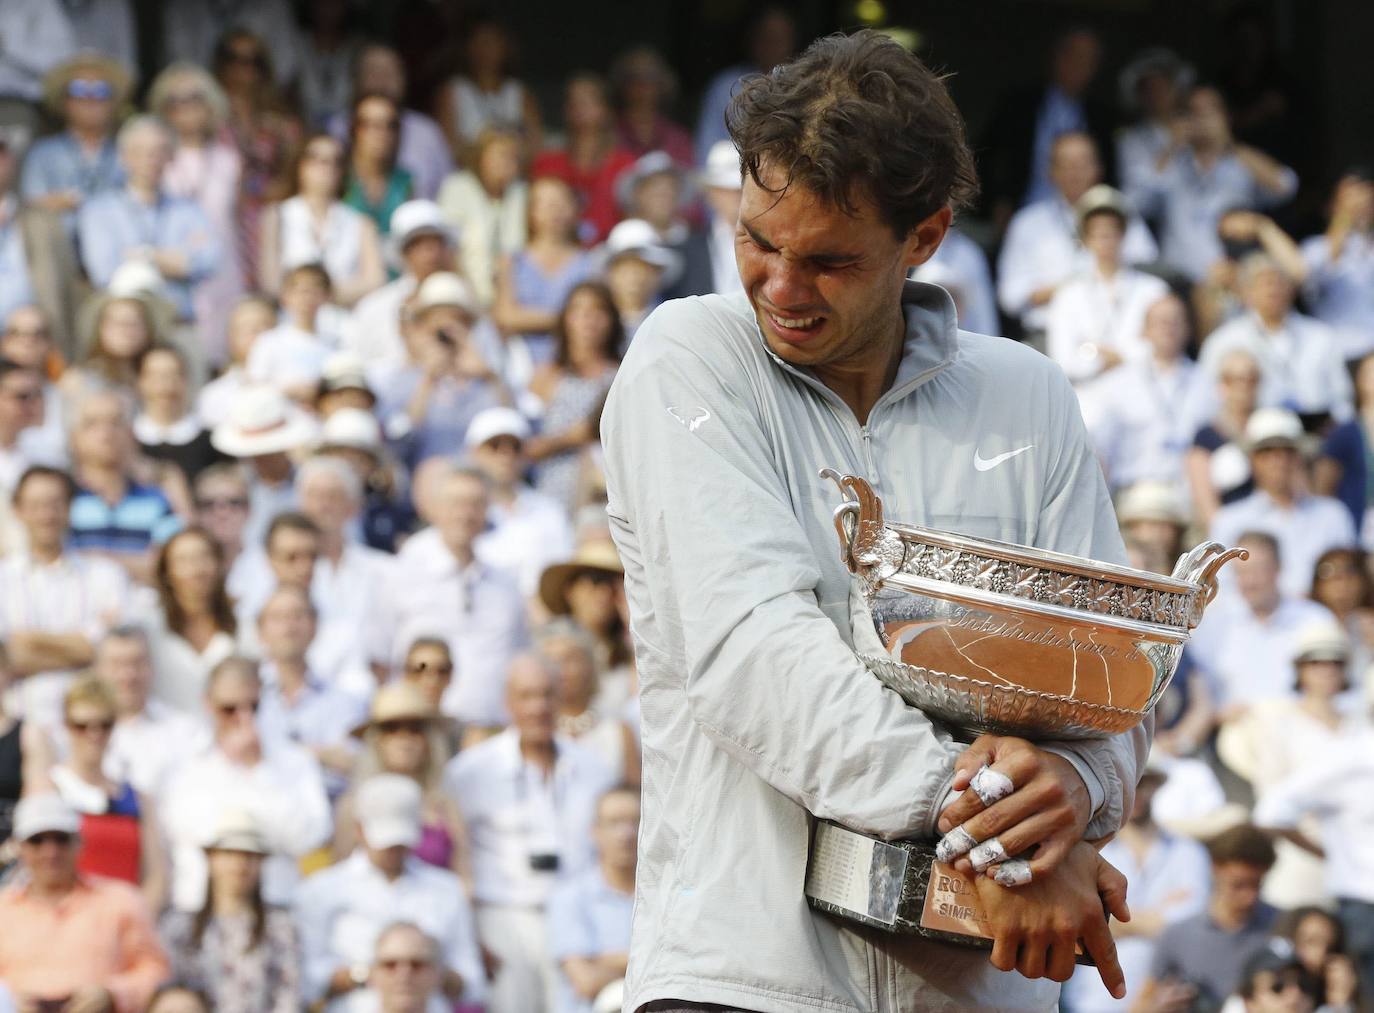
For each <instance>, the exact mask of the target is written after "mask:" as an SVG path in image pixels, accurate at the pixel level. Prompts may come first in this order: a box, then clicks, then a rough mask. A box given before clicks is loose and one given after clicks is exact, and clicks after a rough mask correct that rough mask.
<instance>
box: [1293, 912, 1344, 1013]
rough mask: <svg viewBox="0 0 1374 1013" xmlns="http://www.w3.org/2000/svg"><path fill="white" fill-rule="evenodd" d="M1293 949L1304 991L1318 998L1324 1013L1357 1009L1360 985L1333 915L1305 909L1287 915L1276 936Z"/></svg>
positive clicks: (1340, 927)
mask: <svg viewBox="0 0 1374 1013" xmlns="http://www.w3.org/2000/svg"><path fill="white" fill-rule="evenodd" d="M1276 935H1278V936H1279V937H1280V938H1282V939H1286V940H1287V941H1288V942H1289V943H1291V944H1292V947H1293V956H1294V957H1295V958H1297V961H1298V964H1299V965H1300V966H1301V968H1302V976H1303V991H1305V992H1307V994H1309V995H1312V996H1316V997H1317V999H1318V1002H1319V1008H1320V1009H1321V1010H1323V1011H1324V1013H1344V1011H1347V1010H1349V1011H1350V1013H1353V1011H1354V1010H1355V1009H1357V1008H1363V1007H1357V1005H1356V1003H1357V1001H1358V999H1359V992H1360V989H1359V983H1358V981H1357V980H1356V974H1355V965H1354V962H1353V961H1351V959H1350V956H1349V955H1348V954H1347V953H1346V949H1345V927H1344V926H1343V925H1341V922H1340V919H1339V918H1337V917H1336V916H1335V915H1333V914H1332V913H1331V912H1330V911H1327V910H1325V909H1324V908H1320V907H1316V906H1314V905H1310V904H1309V905H1304V906H1303V907H1298V908H1294V909H1293V910H1292V911H1288V912H1285V913H1284V915H1283V917H1282V918H1281V919H1280V923H1279V928H1278V931H1277V933H1276Z"/></svg>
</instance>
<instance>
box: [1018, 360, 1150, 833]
mask: <svg viewBox="0 0 1374 1013" xmlns="http://www.w3.org/2000/svg"><path fill="white" fill-rule="evenodd" d="M1050 395H1051V396H1050V402H1051V405H1052V407H1051V417H1050V421H1049V427H1050V431H1052V432H1054V431H1057V432H1058V433H1059V434H1060V438H1059V440H1058V441H1057V443H1058V446H1059V456H1058V457H1057V458H1056V459H1055V461H1054V464H1053V466H1052V468H1051V471H1050V476H1049V480H1048V481H1047V483H1046V486H1045V492H1044V497H1043V502H1042V505H1041V508H1040V518H1039V522H1038V524H1037V525H1036V534H1035V545H1036V546H1037V547H1039V548H1042V549H1050V550H1052V551H1055V552H1067V553H1071V554H1073V555H1078V556H1087V557H1088V558H1090V559H1100V560H1102V561H1103V562H1117V563H1120V562H1125V560H1126V548H1125V546H1124V545H1123V544H1122V541H1121V531H1120V528H1118V526H1117V522H1116V512H1115V511H1114V510H1113V509H1112V500H1111V496H1110V495H1109V494H1108V492H1107V483H1106V481H1105V479H1104V478H1103V476H1102V468H1101V466H1100V465H1099V464H1098V461H1097V458H1096V456H1095V455H1094V453H1093V450H1092V446H1091V445H1090V443H1089V441H1088V435H1087V429H1086V428H1085V427H1084V425H1083V417H1082V415H1080V414H1079V409H1078V399H1077V397H1076V395H1075V394H1074V391H1073V388H1072V387H1070V386H1069V383H1068V381H1067V380H1066V379H1064V377H1063V376H1062V375H1061V376H1058V377H1057V378H1056V382H1055V383H1053V384H1051V389H1050ZM1153 738H1154V714H1153V713H1151V714H1150V715H1149V716H1147V717H1146V719H1145V720H1144V721H1143V722H1141V723H1140V724H1139V725H1137V726H1136V727H1135V728H1133V729H1132V730H1130V731H1128V732H1122V733H1121V734H1120V735H1116V736H1113V737H1112V738H1109V739H1088V740H1082V741H1074V742H1059V743H1045V744H1044V745H1045V748H1046V749H1049V750H1050V751H1051V752H1055V753H1058V754H1059V755H1061V756H1063V757H1064V758H1065V759H1067V760H1068V761H1069V762H1070V763H1072V764H1073V765H1074V767H1075V768H1076V769H1077V770H1078V773H1079V774H1080V775H1081V776H1082V778H1083V781H1084V783H1085V784H1086V785H1087V786H1088V793H1089V795H1090V796H1091V798H1092V803H1093V816H1092V819H1091V820H1090V821H1089V823H1088V828H1087V834H1086V836H1087V838H1088V839H1089V840H1095V839H1097V838H1100V837H1106V836H1107V835H1109V834H1114V833H1116V831H1118V830H1120V829H1121V825H1122V824H1123V823H1124V822H1125V820H1126V817H1127V816H1129V815H1130V812H1131V805H1132V803H1133V801H1134V799H1135V786H1136V782H1137V781H1139V780H1140V775H1141V774H1142V773H1143V772H1144V770H1145V760H1146V758H1147V757H1148V756H1149V753H1150V742H1151V741H1152V740H1153Z"/></svg>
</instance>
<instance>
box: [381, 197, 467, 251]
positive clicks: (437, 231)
mask: <svg viewBox="0 0 1374 1013" xmlns="http://www.w3.org/2000/svg"><path fill="white" fill-rule="evenodd" d="M390 224H391V228H390V230H389V231H388V233H387V240H386V242H387V251H386V252H387V256H388V258H389V259H390V260H391V261H392V263H393V266H396V267H399V266H400V263H401V256H402V254H404V253H405V249H406V247H407V246H409V245H410V241H411V240H412V239H419V238H420V237H421V236H438V237H439V238H440V239H442V240H443V241H444V242H445V243H447V244H448V245H449V246H450V247H454V246H456V245H458V232H457V230H456V229H455V228H454V227H453V226H452V225H451V224H450V223H449V222H448V220H447V219H445V218H444V212H443V211H442V210H441V209H440V207H439V205H438V204H435V203H434V201H432V200H408V201H406V202H405V203H404V204H401V205H399V206H398V207H397V208H396V210H395V211H393V212H391V223H390Z"/></svg>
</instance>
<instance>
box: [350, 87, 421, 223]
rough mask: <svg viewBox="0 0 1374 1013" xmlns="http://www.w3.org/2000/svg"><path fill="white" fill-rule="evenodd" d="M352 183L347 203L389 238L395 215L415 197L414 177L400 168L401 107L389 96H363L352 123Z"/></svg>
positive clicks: (358, 100) (358, 101)
mask: <svg viewBox="0 0 1374 1013" xmlns="http://www.w3.org/2000/svg"><path fill="white" fill-rule="evenodd" d="M348 122H349V139H348V183H347V186H346V188H345V190H344V195H343V200H344V203H345V204H347V205H348V206H349V207H352V208H354V209H355V210H358V211H361V212H362V213H363V214H365V215H367V216H368V217H369V218H371V219H372V223H373V224H374V225H375V226H376V227H377V231H378V232H379V233H380V234H381V235H383V236H385V235H386V234H387V232H388V230H390V228H391V213H392V212H393V211H395V210H396V209H397V208H398V207H400V206H401V205H402V204H404V203H405V202H406V201H408V200H410V198H411V197H413V196H414V195H415V193H414V191H415V187H414V184H413V182H412V180H411V178H410V173H409V172H407V171H406V170H405V169H402V168H401V167H400V166H399V165H397V164H396V154H397V152H398V151H399V150H400V138H401V107H400V106H399V105H397V104H396V103H395V102H394V101H393V100H392V99H390V98H389V97H387V96H386V95H377V94H372V95H362V96H360V97H359V98H357V99H356V100H355V101H354V103H353V115H352V117H351V118H350V119H349V121H348Z"/></svg>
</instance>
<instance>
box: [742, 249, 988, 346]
mask: <svg viewBox="0 0 1374 1013" xmlns="http://www.w3.org/2000/svg"><path fill="white" fill-rule="evenodd" d="M734 238H735V236H734V229H733V228H732V229H731V230H730V255H731V260H730V265H731V268H732V270H733V269H734V263H735V262H734V259H733V258H734ZM911 277H912V278H913V279H914V280H916V281H928V282H930V283H931V284H932V285H939V286H940V287H941V288H943V289H944V290H945V291H946V292H948V293H949V294H950V295H951V296H952V297H953V298H954V305H955V306H956V308H957V310H958V313H959V326H960V327H962V328H963V329H964V330H966V331H975V332H977V333H978V334H999V333H1001V330H1002V328H1001V324H1000V323H999V321H998V319H997V300H996V297H995V296H994V295H993V290H992V272H991V271H990V270H989V269H988V256H987V254H986V253H984V252H983V248H982V247H981V246H979V245H978V244H977V243H975V242H974V241H973V240H972V239H970V238H969V237H968V236H966V235H964V234H963V233H962V232H960V231H959V230H958V229H957V228H952V229H950V230H949V231H948V232H946V233H945V239H944V242H942V243H941V244H940V246H939V248H938V249H937V250H936V251H935V254H934V256H932V257H931V258H930V259H929V260H927V261H926V262H925V263H924V264H922V265H921V266H920V267H918V268H916V270H914V271H912V272H911ZM735 280H736V282H738V281H739V272H738V271H737V270H736V271H735Z"/></svg>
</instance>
